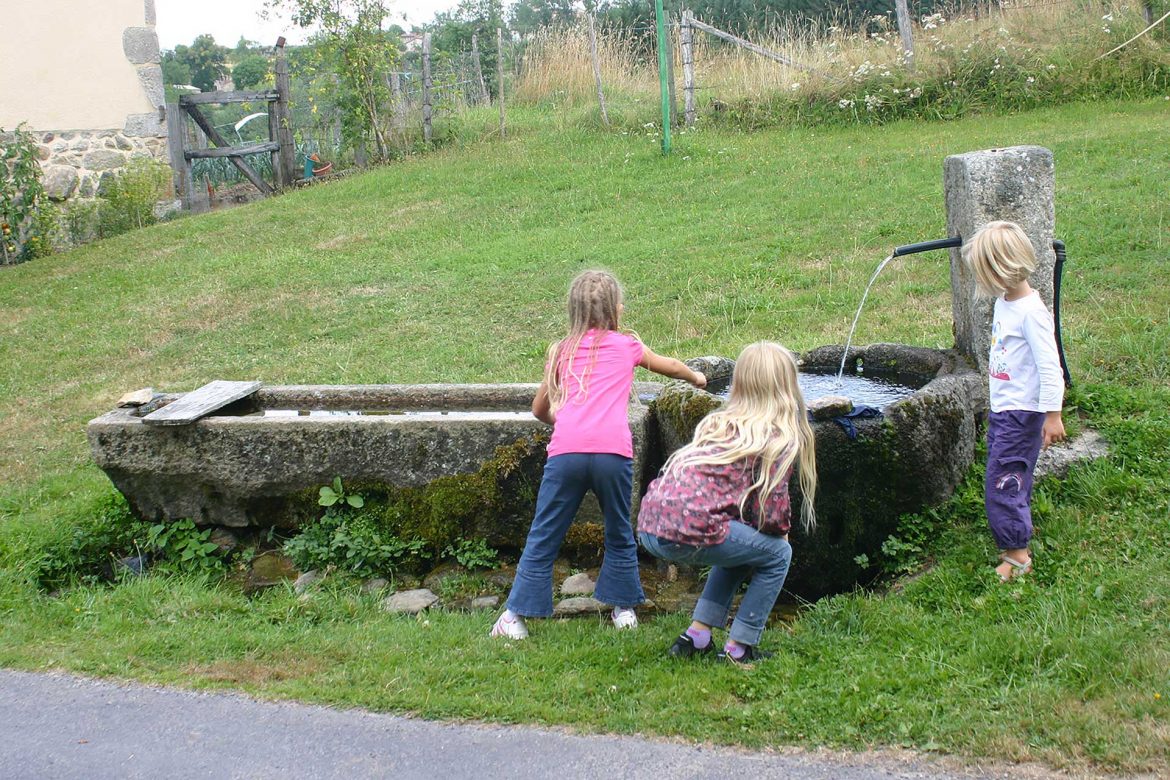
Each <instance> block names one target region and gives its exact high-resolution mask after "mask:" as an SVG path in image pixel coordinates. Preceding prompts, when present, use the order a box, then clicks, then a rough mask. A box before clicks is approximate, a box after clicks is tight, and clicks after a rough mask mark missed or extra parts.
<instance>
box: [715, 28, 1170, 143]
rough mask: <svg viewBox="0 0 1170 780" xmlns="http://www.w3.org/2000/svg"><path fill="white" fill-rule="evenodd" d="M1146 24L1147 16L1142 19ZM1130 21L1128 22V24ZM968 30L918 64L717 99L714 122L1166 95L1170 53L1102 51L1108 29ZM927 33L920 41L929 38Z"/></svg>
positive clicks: (886, 115) (917, 114) (860, 117)
mask: <svg viewBox="0 0 1170 780" xmlns="http://www.w3.org/2000/svg"><path fill="white" fill-rule="evenodd" d="M1102 24H1111V25H1113V27H1112V28H1111V31H1112V32H1113V33H1114V34H1117V35H1125V36H1126V37H1128V34H1129V32H1131V31H1132V32H1135V33H1136V32H1137V30H1139V29H1140V27H1139V26H1138V25H1139V22H1138V18H1137V17H1136V15H1132V14H1126V15H1124V16H1119V18H1118V19H1117V20H1116V21H1111V22H1102ZM1141 26H1144V25H1141ZM1131 28H1132V30H1131ZM1001 33H1002V34H1001V35H997V36H982V37H975V38H973V39H972V40H971V41H970V43H968V44H967V45H966V46H963V47H957V46H955V45H952V44H947V43H943V42H938V43H935V44H933V45H934V47H935V48H934V49H933V50H932V54H933V57H934V60H935V61H934V62H933V63H932V65H931V66H930V67H928V68H921V69H919V70H918V71H915V70H911V69H909V68H906V67H904V66H903V65H902V64H900V63H897V62H880V61H879V62H871V61H869V60H866V61H864V62H863V63H861V64H860V65H858V66H857V67H856V68H855V69H854V70H853V71H852V73H850V74H849V75H848V76H846V77H844V78H818V77H810V79H809V82H808V83H807V84H804V85H801V84H795V85H793V87H794V88H793V89H789V90H786V91H783V92H776V93H773V94H771V95H770V96H767V97H764V98H748V99H743V100H740V101H736V102H732V103H730V104H719V105H718V106H716V108H717V109H718V110H716V111H714V112H712V114H711V116H712V117H713V119H714V121H715V122H716V123H720V124H730V125H733V126H737V127H740V128H743V129H757V128H762V127H767V126H771V125H777V124H801V125H814V126H815V125H826V124H849V123H857V124H871V125H878V124H885V123H888V122H892V121H897V120H901V119H929V120H938V119H943V120H952V119H958V118H961V117H964V116H968V115H971V114H979V113H988V112H1001V113H1012V112H1018V111H1025V110H1028V109H1033V108H1039V107H1043V106H1051V105H1057V104H1060V103H1067V102H1072V101H1079V100H1101V99H1117V98H1136V97H1149V96H1157V95H1164V94H1165V93H1166V91H1167V90H1168V89H1170V53H1168V52H1167V51H1166V49H1165V47H1164V46H1157V45H1147V44H1146V43H1144V42H1138V43H1137V44H1135V45H1132V46H1130V47H1128V48H1126V49H1124V50H1122V51H1120V52H1118V53H1116V54H1114V55H1111V56H1109V57H1106V58H1101V59H1098V55H1100V54H1104V53H1105V52H1106V51H1107V50H1108V46H1109V44H1110V43H1111V42H1112V40H1113V39H1112V38H1108V37H1103V36H1102V35H1101V34H1100V31H1099V30H1094V29H1078V28H1072V29H1069V30H1068V31H1067V34H1066V36H1065V37H1064V38H1063V39H1062V41H1061V42H1060V44H1059V45H1057V46H1055V47H1049V48H1044V49H1042V48H1039V47H1036V46H1033V45H1031V44H1030V43H1029V42H1028V41H1027V39H1026V38H1024V39H1015V38H1013V37H1011V35H1009V34H1007V30H1005V29H1002V28H1001ZM930 41H931V39H930V38H929V37H927V38H924V39H923V40H922V41H920V44H919V45H920V46H931V45H932V44H931V43H930Z"/></svg>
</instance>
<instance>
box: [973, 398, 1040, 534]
mask: <svg viewBox="0 0 1170 780" xmlns="http://www.w3.org/2000/svg"><path fill="white" fill-rule="evenodd" d="M1043 441H1044V413H1043V412H1026V411H1019V410H1011V411H1006V412H992V413H991V414H990V415H988V419H987V480H986V481H985V482H984V485H983V498H984V503H985V504H986V506H987V524H988V525H989V526H990V527H991V535H992V536H994V537H995V543H996V544H997V545H999V549H1001V550H1022V549H1024V548H1025V547H1027V546H1028V542H1029V540H1031V538H1032V472H1033V470H1035V468H1036V457H1037V456H1038V455H1039V454H1040V445H1041V444H1042V443H1043Z"/></svg>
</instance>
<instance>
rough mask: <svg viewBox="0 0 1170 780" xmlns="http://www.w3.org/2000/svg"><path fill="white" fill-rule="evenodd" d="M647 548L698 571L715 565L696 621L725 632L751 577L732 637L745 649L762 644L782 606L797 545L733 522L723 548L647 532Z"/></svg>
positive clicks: (644, 535) (644, 536)
mask: <svg viewBox="0 0 1170 780" xmlns="http://www.w3.org/2000/svg"><path fill="white" fill-rule="evenodd" d="M639 538H640V539H641V540H642V546H643V547H645V548H646V551H647V552H649V553H650V554H651V555H653V556H654V557H656V558H663V559H665V560H668V561H674V562H675V563H682V564H689V565H693V566H710V567H711V573H710V574H708V575H707V584H706V585H705V586H704V587H703V595H702V596H700V597H699V601H698V603H697V604H695V611H694V612H693V613H692V615H691V617H692V619H693V620H697V621H698V622H700V623H702V624H704V625H708V626H712V627H714V628H722V627H723V626H725V625H727V614H728V612H730V611H731V600H732V599H733V598H734V597H735V594H736V593H738V592H739V586H740V585H742V584H743V581H744V580H746V579H747V578H748V577H751V582H750V583H749V584H748V589H747V593H745V594H744V595H743V600H742V601H741V602H740V604H739V611H737V612H736V613H735V620H734V622H732V624H731V632H730V634H729V636H730V637H731V638H732V639H733V640H735V641H736V642H738V643H739V644H742V645H758V644H759V643H760V636H761V635H762V634H763V633H764V625H765V624H766V623H767V622H768V616H769V615H770V614H772V607H773V606H775V605H776V598H777V597H778V596H779V595H780V589H781V588H783V587H784V580H785V578H786V577H787V576H788V565H789V564H790V563H791V562H792V546H791V545H790V544H788V542H787V540H785V539H781V538H780V537H779V536H769V535H768V534H762V533H760V532H759V531H757V530H756V529H754V528H752V527H751V526H749V525H744V524H743V523H738V522H732V523H731V524H730V529H729V531H728V533H727V538H726V539H724V540H723V541H722V542H721V543H720V544H713V545H711V546H709V547H695V546H692V545H689V544H679V543H678V542H672V541H669V540H666V539H660V538H658V537H657V536H654V535H653V534H648V533H641V534H639Z"/></svg>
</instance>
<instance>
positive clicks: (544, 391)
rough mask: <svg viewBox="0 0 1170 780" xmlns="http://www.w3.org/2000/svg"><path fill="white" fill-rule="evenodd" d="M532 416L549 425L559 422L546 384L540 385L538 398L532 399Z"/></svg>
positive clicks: (537, 393) (537, 392)
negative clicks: (549, 398) (550, 401)
mask: <svg viewBox="0 0 1170 780" xmlns="http://www.w3.org/2000/svg"><path fill="white" fill-rule="evenodd" d="M532 416H533V417H535V418H536V419H538V420H540V421H541V422H543V423H548V424H549V425H552V424H553V423H555V422H556V421H557V417H556V415H555V414H553V410H552V404H551V403H549V400H548V385H546V384H545V383H544V382H541V383H540V387H539V388H538V389H537V391H536V397H535V398H533V399H532Z"/></svg>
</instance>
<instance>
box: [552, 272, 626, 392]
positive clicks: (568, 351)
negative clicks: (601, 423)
mask: <svg viewBox="0 0 1170 780" xmlns="http://www.w3.org/2000/svg"><path fill="white" fill-rule="evenodd" d="M621 306H622V288H621V285H620V284H618V280H617V278H616V277H615V276H614V275H613V274H611V273H609V272H608V271H584V272H582V273H580V274H578V275H577V277H576V278H575V279H573V281H572V283H571V284H570V285H569V333H568V335H567V336H565V337H564V338H563V339H561V340H560V341H557V342H554V343H553V344H552V345H551V346H550V347H549V348H548V357H547V360H546V361H545V368H544V382H545V386H546V387H547V388H548V399H549V403H550V405H551V407H552V409H553V411H556V410H557V409H560V408H561V407H562V406H564V405H565V404H566V403H568V402H569V398H568V389H567V388H566V386H565V378H566V377H569V376H572V377H574V378H575V379H576V380H577V383H578V387H579V388H580V389H579V390H578V397H579V398H580V399H582V400H583V399H584V398H585V397H587V396H588V392H589V389H588V385H589V375H590V374H591V373H592V371H593V366H594V365H595V363H596V362H597V348H598V346H599V345H600V342H601V339H600V338H596V339H594V340H593V343H592V345H591V346H590V350H589V359H588V360H587V361H586V364H585V366H584V367H581V366H577V365H575V364H574V358H575V357H576V355H577V349H578V348H579V347H580V346H581V339H582V338H584V337H585V334H586V333H587V332H588V331H590V330H594V329H596V330H618V320H619V318H620V316H621Z"/></svg>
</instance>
